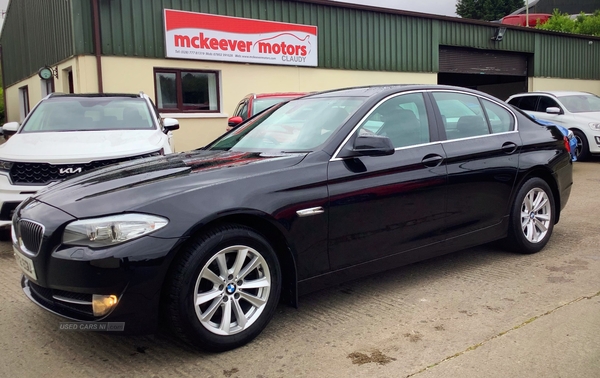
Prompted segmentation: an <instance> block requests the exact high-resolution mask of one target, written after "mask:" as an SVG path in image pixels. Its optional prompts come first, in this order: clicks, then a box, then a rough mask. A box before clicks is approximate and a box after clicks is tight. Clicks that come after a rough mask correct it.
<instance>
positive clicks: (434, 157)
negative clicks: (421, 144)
mask: <svg viewBox="0 0 600 378" xmlns="http://www.w3.org/2000/svg"><path fill="white" fill-rule="evenodd" d="M442 161H444V157H443V156H441V155H438V154H427V155H425V157H424V158H423V160H421V163H423V165H424V166H426V167H430V168H433V167H438V166H439V165H440V164H442Z"/></svg>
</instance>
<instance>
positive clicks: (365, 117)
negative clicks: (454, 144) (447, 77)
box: [329, 89, 431, 161]
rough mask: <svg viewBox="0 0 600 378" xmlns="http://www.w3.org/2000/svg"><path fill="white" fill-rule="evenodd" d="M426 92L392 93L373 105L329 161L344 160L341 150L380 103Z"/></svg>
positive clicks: (422, 90) (421, 90)
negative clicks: (341, 156)
mask: <svg viewBox="0 0 600 378" xmlns="http://www.w3.org/2000/svg"><path fill="white" fill-rule="evenodd" d="M425 92H426V90H424V89H416V90H412V91H406V92H400V93H394V94H391V95H389V96H387V97H385V98H383V99H381V100H380V101H379V102H378V103H377V104H375V105H373V107H372V108H371V110H369V112H368V113H367V114H365V115H364V117H362V118H361V119H360V121H358V122H357V123H356V126H354V128H353V129H352V131H351V132H349V133H348V135H346V138H344V140H343V141H342V143H341V144H340V145H339V146H338V148H337V149H336V150H335V152H334V153H333V156H332V157H331V159H329V161H337V160H344V159H343V158H338V157H337V156H338V155H339V153H340V151H341V150H342V148H343V147H344V146H345V145H346V143H348V141H349V140H350V138H351V137H352V135H354V133H355V132H356V130H358V128H359V127H360V125H362V124H363V122H365V121H366V119H367V118H369V116H370V115H371V114H372V113H373V112H374V111H375V109H377V108H378V107H379V105H381V104H382V103H384V102H386V101H387V100H389V99H392V98H394V97H398V96H402V95H405V94H411V93H425ZM427 117H428V118H429V114H427ZM430 137H431V136H430ZM408 147H413V146H408ZM399 148H404V147H399ZM394 150H396V149H394Z"/></svg>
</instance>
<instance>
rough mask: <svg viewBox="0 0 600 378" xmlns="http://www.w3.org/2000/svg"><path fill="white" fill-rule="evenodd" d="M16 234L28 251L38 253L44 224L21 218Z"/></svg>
mask: <svg viewBox="0 0 600 378" xmlns="http://www.w3.org/2000/svg"><path fill="white" fill-rule="evenodd" d="M18 235H19V236H20V237H21V240H22V241H23V245H24V246H25V248H27V250H28V251H29V252H31V253H38V252H39V251H40V247H41V246H42V238H43V237H44V226H42V225H41V224H39V223H34V222H31V221H28V220H24V219H22V220H20V221H19V230H18Z"/></svg>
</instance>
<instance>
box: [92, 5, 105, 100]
mask: <svg viewBox="0 0 600 378" xmlns="http://www.w3.org/2000/svg"><path fill="white" fill-rule="evenodd" d="M92 18H93V23H94V53H95V55H96V71H97V75H98V93H104V87H103V85H102V40H101V38H100V6H99V4H98V0H92Z"/></svg>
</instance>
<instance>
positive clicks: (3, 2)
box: [0, 0, 8, 30]
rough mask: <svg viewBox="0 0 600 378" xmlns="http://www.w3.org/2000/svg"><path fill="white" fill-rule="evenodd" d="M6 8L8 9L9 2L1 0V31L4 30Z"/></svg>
mask: <svg viewBox="0 0 600 378" xmlns="http://www.w3.org/2000/svg"><path fill="white" fill-rule="evenodd" d="M6 8H8V0H0V12H2V13H1V17H0V30H1V29H2V24H4V16H6V14H4V12H6Z"/></svg>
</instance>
